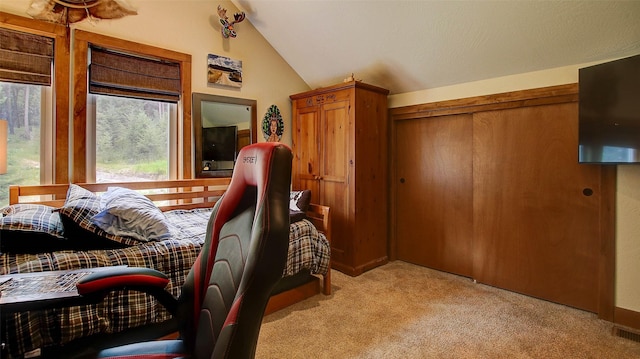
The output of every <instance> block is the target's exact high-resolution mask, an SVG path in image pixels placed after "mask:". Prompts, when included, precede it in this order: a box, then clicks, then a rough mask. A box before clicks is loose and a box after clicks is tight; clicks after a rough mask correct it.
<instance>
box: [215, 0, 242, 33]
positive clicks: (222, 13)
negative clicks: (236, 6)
mask: <svg viewBox="0 0 640 359" xmlns="http://www.w3.org/2000/svg"><path fill="white" fill-rule="evenodd" d="M218 16H219V17H220V24H222V29H220V31H221V32H222V36H224V38H225V39H227V38H229V37H236V35H237V34H236V31H235V30H234V29H233V24H237V23H239V22H242V20H244V18H245V17H246V15H245V14H244V11H243V12H237V13H235V14H233V21H231V22H229V18H228V17H227V9H225V8H223V7H221V6H220V5H218Z"/></svg>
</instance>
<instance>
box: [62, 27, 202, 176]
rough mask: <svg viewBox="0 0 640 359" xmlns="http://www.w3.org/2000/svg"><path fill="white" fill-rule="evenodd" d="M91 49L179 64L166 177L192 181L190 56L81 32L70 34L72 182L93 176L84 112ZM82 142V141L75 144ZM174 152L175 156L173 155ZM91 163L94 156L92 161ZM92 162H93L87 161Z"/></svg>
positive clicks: (93, 166) (85, 111) (89, 127)
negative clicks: (171, 158)
mask: <svg viewBox="0 0 640 359" xmlns="http://www.w3.org/2000/svg"><path fill="white" fill-rule="evenodd" d="M90 45H95V46H99V47H103V48H107V49H111V50H116V51H124V52H128V53H131V54H136V55H140V56H151V57H154V58H158V59H164V60H168V61H173V62H177V63H179V64H180V73H181V79H180V88H181V94H180V102H178V105H177V106H178V119H177V121H175V122H176V124H175V126H174V127H171V128H170V130H169V131H170V138H169V140H170V144H169V147H170V148H175V149H176V150H175V151H172V152H171V153H170V156H175V161H174V162H173V163H175V168H170V169H169V173H170V176H172V177H173V175H172V174H173V173H175V174H176V175H175V178H176V179H181V178H192V170H191V162H192V160H191V146H192V145H191V137H192V136H191V55H189V54H185V53H180V52H176V51H171V50H167V49H163V48H158V47H155V46H150V45H145V44H140V43H136V42H132V41H127V40H122V39H118V38H114V37H110V36H105V35H100V34H95V33H91V32H87V31H83V30H77V29H76V30H73V83H74V86H73V100H74V101H73V132H72V134H71V135H72V138H73V141H72V143H73V152H72V153H73V158H72V163H73V167H72V174H71V178H72V182H74V183H82V182H87V181H88V180H89V179H90V178H93V177H94V176H95V174H94V175H88V173H87V170H88V169H89V168H95V165H94V164H92V163H89V162H88V161H90V160H91V159H90V157H91V156H90V154H91V153H94V154H95V149H93V150H92V151H93V152H91V150H90V146H88V145H89V144H88V143H87V139H88V138H90V136H87V130H88V129H91V124H90V122H89V121H88V114H87V108H88V106H90V104H89V102H88V101H90V99H89V92H88V71H87V64H88V63H89V62H88V56H89V46H90ZM78 139H82V140H78ZM173 152H175V153H173ZM92 158H94V159H95V155H94V156H93V157H92ZM91 161H94V160H91Z"/></svg>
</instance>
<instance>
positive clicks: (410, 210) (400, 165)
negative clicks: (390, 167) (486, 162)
mask: <svg viewBox="0 0 640 359" xmlns="http://www.w3.org/2000/svg"><path fill="white" fill-rule="evenodd" d="M471 130H472V118H471V115H451V116H442V117H434V118H426V119H415V120H405V121H398V122H397V124H396V131H395V136H396V138H395V144H396V152H395V153H394V162H395V165H396V168H395V172H394V178H393V185H392V188H394V189H395V191H396V193H395V201H394V202H395V209H394V210H395V218H396V221H395V223H396V226H395V238H396V251H397V258H398V259H400V260H404V261H407V262H411V263H415V264H419V265H423V266H426V267H430V268H434V269H438V270H443V271H447V272H451V273H456V274H460V275H464V276H471V269H472V256H471V249H472V239H473V222H472V221H473V214H472V209H473V206H472V199H473V193H472V188H473V187H472V186H473V182H472V171H471V170H472V163H471V161H472V142H471V138H472V134H471Z"/></svg>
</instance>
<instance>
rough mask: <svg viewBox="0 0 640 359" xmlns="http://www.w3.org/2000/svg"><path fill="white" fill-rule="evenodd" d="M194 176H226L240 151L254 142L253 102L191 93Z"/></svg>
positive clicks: (229, 174) (254, 108) (254, 115)
mask: <svg viewBox="0 0 640 359" xmlns="http://www.w3.org/2000/svg"><path fill="white" fill-rule="evenodd" d="M193 129H194V131H193V132H194V137H195V138H194V140H195V141H194V142H195V163H194V165H195V173H196V177H229V176H231V173H232V171H233V166H234V164H235V161H236V157H237V155H238V152H239V151H240V149H241V148H242V147H244V146H246V145H248V144H251V143H255V142H256V101H255V100H247V99H240V98H235V97H225V96H216V95H208V94H202V93H194V94H193Z"/></svg>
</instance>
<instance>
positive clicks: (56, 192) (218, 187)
mask: <svg viewBox="0 0 640 359" xmlns="http://www.w3.org/2000/svg"><path fill="white" fill-rule="evenodd" d="M230 181H231V179H230V178H198V179H183V180H168V181H146V182H111V183H78V185H79V186H81V187H83V188H86V189H87V190H89V191H91V192H94V193H101V192H106V191H107V189H108V188H109V187H126V188H130V189H133V190H136V191H139V192H140V193H142V194H144V195H145V196H147V197H148V198H149V199H151V200H152V201H153V202H154V203H155V204H156V205H157V206H158V207H159V208H160V209H161V210H163V211H169V210H174V209H193V208H204V207H212V206H213V205H214V204H215V203H216V202H217V201H218V199H220V196H222V194H223V193H224V192H225V191H226V189H227V187H228V185H229V182H230ZM68 189H69V185H68V184H50V185H36V186H18V185H11V186H9V204H18V203H37V204H45V205H48V206H52V207H60V206H62V205H63V204H64V199H65V197H66V195H67V190H68Z"/></svg>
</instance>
